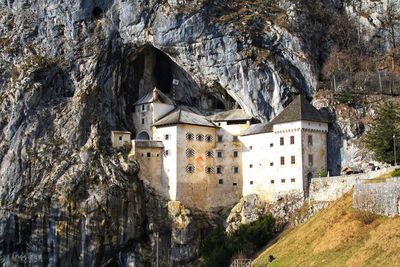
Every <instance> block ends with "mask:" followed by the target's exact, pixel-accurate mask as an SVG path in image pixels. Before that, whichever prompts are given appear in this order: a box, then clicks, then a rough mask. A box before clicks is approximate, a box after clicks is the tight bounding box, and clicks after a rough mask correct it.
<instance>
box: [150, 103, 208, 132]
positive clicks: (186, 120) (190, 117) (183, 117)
mask: <svg viewBox="0 0 400 267" xmlns="http://www.w3.org/2000/svg"><path fill="white" fill-rule="evenodd" d="M176 124H192V125H200V126H207V127H216V126H215V125H214V124H213V123H212V122H210V121H208V120H207V119H206V118H205V117H204V116H201V115H198V114H196V113H193V112H191V111H189V110H185V109H184V108H183V107H179V108H176V109H174V110H173V111H171V112H170V113H168V114H167V115H166V116H164V117H163V118H161V119H160V120H158V121H157V122H156V123H154V126H167V125H176Z"/></svg>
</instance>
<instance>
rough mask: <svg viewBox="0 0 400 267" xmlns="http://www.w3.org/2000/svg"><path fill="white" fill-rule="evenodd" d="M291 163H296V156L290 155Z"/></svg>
mask: <svg viewBox="0 0 400 267" xmlns="http://www.w3.org/2000/svg"><path fill="white" fill-rule="evenodd" d="M290 163H291V164H296V157H295V156H291V157H290Z"/></svg>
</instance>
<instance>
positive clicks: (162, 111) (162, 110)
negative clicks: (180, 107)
mask: <svg viewBox="0 0 400 267" xmlns="http://www.w3.org/2000/svg"><path fill="white" fill-rule="evenodd" d="M151 106H152V110H153V123H155V122H156V121H158V120H159V119H161V118H162V117H164V116H165V115H166V114H167V113H168V112H170V111H172V110H173V109H174V108H175V107H174V106H173V105H168V104H164V103H152V104H151Z"/></svg>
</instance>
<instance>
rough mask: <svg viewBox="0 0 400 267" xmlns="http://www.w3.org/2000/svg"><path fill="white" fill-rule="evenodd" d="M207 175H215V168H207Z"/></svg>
mask: <svg viewBox="0 0 400 267" xmlns="http://www.w3.org/2000/svg"><path fill="white" fill-rule="evenodd" d="M206 173H207V174H211V173H214V168H213V167H206Z"/></svg>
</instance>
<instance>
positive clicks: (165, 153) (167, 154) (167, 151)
mask: <svg viewBox="0 0 400 267" xmlns="http://www.w3.org/2000/svg"><path fill="white" fill-rule="evenodd" d="M169 154H170V152H169V150H168V149H167V150H165V151H164V157H168V156H169Z"/></svg>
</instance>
